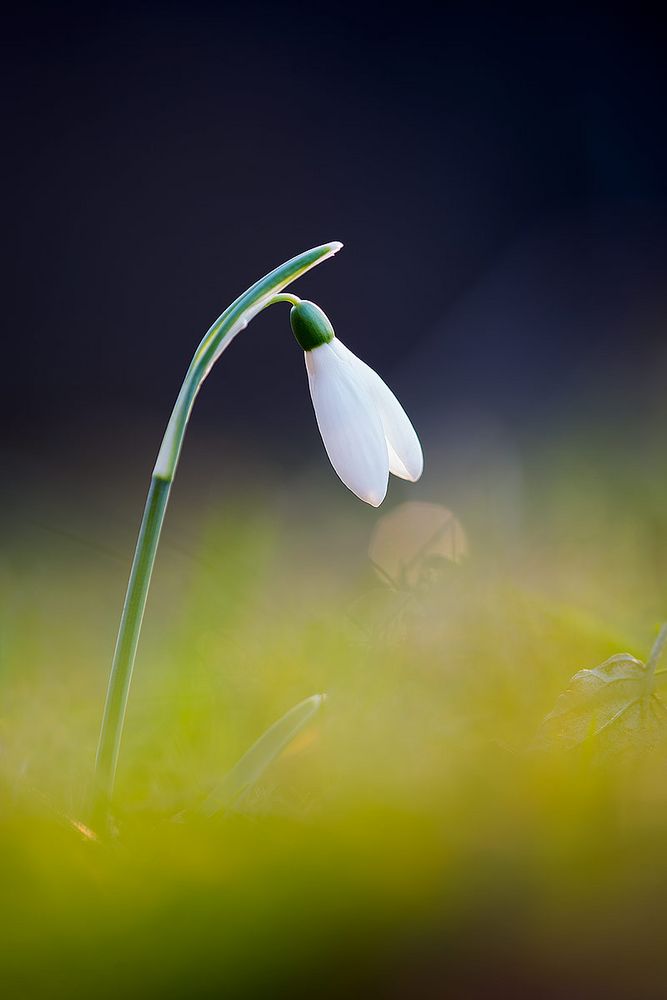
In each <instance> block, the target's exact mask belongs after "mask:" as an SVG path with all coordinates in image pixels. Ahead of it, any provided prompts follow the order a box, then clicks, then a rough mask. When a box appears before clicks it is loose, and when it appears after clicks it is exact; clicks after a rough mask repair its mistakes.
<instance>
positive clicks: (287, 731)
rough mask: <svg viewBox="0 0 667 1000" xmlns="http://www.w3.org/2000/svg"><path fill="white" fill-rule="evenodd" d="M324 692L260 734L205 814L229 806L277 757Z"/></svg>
mask: <svg viewBox="0 0 667 1000" xmlns="http://www.w3.org/2000/svg"><path fill="white" fill-rule="evenodd" d="M325 697H326V695H323V694H314V695H311V697H310V698H306V699H305V700H304V701H300V702H299V704H298V705H294V707H293V708H290V710H289V712H286V713H285V715H283V716H282V717H281V718H280V719H278V721H277V722H274V723H273V725H272V726H269V728H268V729H267V730H266V732H264V733H262V735H261V736H260V737H259V739H258V740H256V742H255V743H253V745H252V746H251V747H250V749H249V750H247V751H246V752H245V753H244V754H243V756H242V757H241V759H240V760H239V761H237V763H236V764H235V765H234V767H233V768H232V769H231V771H229V772H228V774H227V775H225V777H224V779H223V780H222V782H221V783H220V784H219V785H218V786H217V788H215V789H214V790H213V791H212V792H211V794H210V795H209V796H208V798H207V799H206V800H205V802H204V803H203V805H202V806H201V809H200V811H201V812H202V813H204V815H206V816H213V815H214V814H215V813H217V812H219V811H220V810H222V809H225V808H229V807H230V806H232V805H233V804H234V803H235V802H236V801H237V800H238V799H239V798H240V796H241V795H243V793H244V792H246V791H247V790H248V789H249V788H250V787H251V786H252V785H254V784H255V782H256V781H258V779H259V778H260V777H261V776H262V774H263V773H264V771H265V770H266V769H267V767H268V766H269V764H270V763H271V762H272V761H274V760H275V759H276V757H278V756H279V755H280V754H281V753H282V752H283V750H284V749H285V747H287V746H288V745H289V744H290V743H291V742H292V740H293V739H294V737H295V736H297V735H298V734H299V733H300V732H301V731H302V730H303V729H305V727H306V726H307V725H308V723H309V722H310V721H311V720H312V718H313V717H314V716H315V715H316V713H317V712H318V711H319V710H320V708H321V707H322V704H323V702H324V700H325Z"/></svg>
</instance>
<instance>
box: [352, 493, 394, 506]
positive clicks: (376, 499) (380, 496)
mask: <svg viewBox="0 0 667 1000" xmlns="http://www.w3.org/2000/svg"><path fill="white" fill-rule="evenodd" d="M386 495H387V491H386V490H385V491H384V493H376V492H374V491H371V492H366V493H364V494H363V496H362V495H361V494H360V493H357V496H358V497H359V499H360V500H363V501H364V503H368V504H370V505H371V507H379V506H380V504H381V503H382V501H383V500H384V498H385V497H386Z"/></svg>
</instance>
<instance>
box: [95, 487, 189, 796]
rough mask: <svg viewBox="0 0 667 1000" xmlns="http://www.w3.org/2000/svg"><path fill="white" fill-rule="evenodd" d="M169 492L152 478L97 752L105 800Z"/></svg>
mask: <svg viewBox="0 0 667 1000" xmlns="http://www.w3.org/2000/svg"><path fill="white" fill-rule="evenodd" d="M170 492H171V483H170V482H167V481H165V480H164V479H157V478H156V477H153V478H152V479H151V485H150V488H149V490H148V497H147V498H146V506H145V507H144V516H143V518H142V520H141V527H140V529H139V538H138V539H137V547H136V549H135V553H134V560H133V562H132V570H131V572H130V581H129V583H128V585H127V594H126V595H125V604H124V605H123V614H122V617H121V621H120V628H119V630H118V638H117V640H116V650H115V652H114V658H113V664H112V667H111V675H110V677H109V687H108V691H107V700H106V705H105V707H104V718H103V720H102V729H101V732H100V740H99V746H98V750H97V765H96V766H97V780H98V785H99V788H100V792H101V793H102V795H103V796H104V798H105V799H108V798H110V796H111V792H112V790H113V784H114V779H115V774H116V764H117V763H118V753H119V750H120V741H121V736H122V733H123V723H124V721H125V709H126V707H127V697H128V693H129V690H130V682H131V680H132V670H133V667H134V659H135V656H136V652H137V644H138V642H139V633H140V632H141V624H142V621H143V617H144V610H145V608H146V598H147V597H148V588H149V586H150V582H151V575H152V573H153V565H154V563H155V553H156V552H157V547H158V542H159V541H160V533H161V531H162V524H163V522H164V515H165V511H166V509H167V501H168V500H169V493H170Z"/></svg>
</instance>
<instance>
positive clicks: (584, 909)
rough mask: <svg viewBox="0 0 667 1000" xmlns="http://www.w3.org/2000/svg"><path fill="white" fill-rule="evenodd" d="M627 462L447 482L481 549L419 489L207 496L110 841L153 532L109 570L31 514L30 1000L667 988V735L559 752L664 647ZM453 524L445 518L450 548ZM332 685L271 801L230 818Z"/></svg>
mask: <svg viewBox="0 0 667 1000" xmlns="http://www.w3.org/2000/svg"><path fill="white" fill-rule="evenodd" d="M626 459H627V461H626V462H624V466H623V469H624V471H623V473H621V472H620V471H618V465H617V464H616V462H614V461H607V462H605V461H604V458H600V456H599V454H597V455H596V462H595V463H592V462H591V461H590V458H588V459H587V458H586V456H583V457H580V458H573V457H572V456H566V455H563V454H557V453H554V454H552V455H551V456H550V458H549V460H548V461H546V459H545V457H544V456H541V458H540V460H539V461H537V462H536V463H534V465H533V467H532V468H528V469H527V471H526V473H525V482H524V486H523V487H522V492H521V504H520V509H519V506H513V504H512V503H511V502H510V503H505V504H504V506H503V502H502V496H501V491H500V488H499V492H498V494H497V495H496V496H494V494H493V490H491V491H488V490H487V491H484V490H480V488H479V483H477V484H473V485H472V486H470V487H469V492H468V493H467V494H466V493H465V490H464V491H463V492H460V493H459V495H458V496H457V497H455V498H454V501H452V499H451V498H450V496H449V494H448V493H447V492H446V491H444V490H443V493H442V495H440V496H435V495H434V494H433V491H431V494H430V496H429V499H430V500H432V501H433V502H435V503H441V504H443V505H444V506H446V507H452V508H453V509H454V511H455V514H456V516H457V518H458V525H457V527H456V530H455V531H453V525H454V523H455V522H453V521H448V519H447V518H448V515H447V513H446V512H439V511H438V509H437V508H436V509H435V511H434V510H433V509H431V511H430V513H429V512H427V511H426V509H425V508H420V507H413V506H408V507H400V506H399V505H398V502H399V501H400V500H401V499H403V497H407V496H408V493H407V492H406V493H404V494H401V493H400V491H396V493H395V506H394V509H393V510H392V509H391V508H390V507H387V508H386V510H385V509H384V508H383V510H381V511H380V513H379V515H378V514H377V513H375V512H369V511H367V510H365V509H360V508H359V507H358V506H357V505H356V504H354V501H353V500H350V501H349V502H348V498H347V497H343V498H342V500H340V503H339V506H338V507H334V508H332V509H331V510H327V509H326V508H325V507H324V506H323V504H322V502H321V496H320V495H319V494H317V492H315V493H313V494H312V495H305V496H301V497H298V498H297V499H295V500H294V501H293V502H288V503H285V504H283V505H282V506H281V505H280V504H273V505H270V504H267V503H265V502H262V501H261V500H258V499H257V496H256V495H252V492H250V493H249V495H248V496H245V495H240V496H238V497H237V498H236V500H235V502H234V503H230V502H229V499H228V498H227V499H226V500H225V502H224V504H220V506H218V505H213V507H212V508H211V509H209V510H208V511H206V512H202V510H201V509H196V510H195V513H194V515H193V517H192V518H189V515H190V513H191V510H192V507H193V505H192V504H191V503H190V502H189V501H187V500H186V499H185V498H184V497H183V496H179V491H178V488H177V490H176V495H175V498H174V506H173V508H172V510H171V511H170V515H169V522H168V529H167V536H166V538H165V546H164V549H163V551H162V552H161V554H160V556H159V558H158V566H157V570H156V578H155V587H154V591H153V593H152V595H151V598H150V600H149V608H148V613H147V621H146V628H145V632H144V636H143V639H142V644H141V647H140V652H139V657H138V663H137V670H136V675H135V685H134V688H133V691H132V694H131V698H130V708H129V713H128V720H127V726H126V734H125V741H124V745H123V749H122V755H121V765H120V772H119V779H118V803H117V813H116V824H117V836H116V837H114V838H113V839H111V840H105V839H103V838H99V837H97V836H96V835H95V831H92V833H90V832H89V831H87V830H86V829H85V827H82V826H81V824H85V823H86V822H87V815H86V801H87V795H88V792H89V790H90V780H91V774H92V764H93V759H94V751H95V743H96V738H97V729H98V725H99V721H100V714H101V710H102V701H103V695H104V690H105V685H106V679H107V669H108V665H109V661H110V654H111V650H112V647H113V640H114V632H115V627H116V624H117V616H118V612H119V609H120V604H121V600H122V593H123V587H124V583H125V574H126V572H127V566H128V565H129V558H130V554H131V544H132V531H131V530H130V529H128V533H127V537H126V538H125V537H123V538H121V539H119V540H117V541H118V544H117V546H116V545H115V544H113V543H110V545H109V548H110V551H108V550H107V548H105V547H104V546H105V545H107V541H108V532H107V534H106V535H105V529H104V528H103V527H102V526H99V525H95V523H94V520H95V519H94V518H92V524H91V522H90V519H88V520H86V519H85V518H84V517H83V514H82V515H81V524H82V525H83V527H82V528H81V531H80V535H81V537H83V539H84V540H85V539H87V538H90V539H97V540H101V539H106V541H105V542H104V543H101V541H100V547H99V548H98V547H96V545H95V544H94V543H93V542H92V541H91V543H90V545H88V544H85V545H81V544H80V539H78V540H77V539H72V538H70V537H68V536H67V535H66V534H63V535H62V536H59V535H55V534H54V535H49V536H48V539H46V536H45V534H44V533H42V534H40V532H39V531H37V530H36V529H35V528H34V525H32V526H31V525H30V524H29V523H26V524H24V525H21V523H20V522H19V523H18V524H17V525H16V526H15V527H14V528H13V529H12V531H11V532H10V533H8V535H7V537H6V539H5V540H4V543H3V554H2V561H1V562H0V595H1V604H0V622H1V628H2V631H1V645H0V859H1V861H0V864H1V867H2V878H1V880H0V899H1V908H0V977H1V980H2V983H3V985H4V987H5V992H3V995H6V996H9V997H32V996H34V997H47V996H48V997H50V996H61V995H62V996H84V995H92V996H102V997H103V996H119V995H120V996H142V997H147V996H158V997H171V996H173V997H192V996H219V995H225V996H234V995H249V996H251V995H265V996H276V995H291V996H296V995H305V996H326V995H349V996H389V997H391V996H396V997H399V996H400V997H403V996H406V997H407V996H433V997H442V996H445V997H448V996H453V997H458V996H473V997H474V996H480V997H482V996H488V995H495V996H505V995H507V996H531V997H532V996H534V997H538V996H539V997H552V996H553V997H560V996H566V995H567V996H571V995H577V996H597V995H604V996H607V997H609V996H616V995H619V996H620V995H624V996H633V997H637V996H656V997H657V996H661V995H663V994H662V992H661V990H662V984H663V982H664V973H663V970H662V954H663V948H662V942H663V939H664V935H665V931H664V926H663V925H664V921H663V919H662V917H663V914H664V912H665V910H666V909H667V907H666V905H665V903H664V900H665V898H667V896H666V891H667V850H666V845H667V746H663V743H662V741H661V740H657V741H653V742H652V743H651V745H650V746H649V747H646V746H645V745H643V743H642V742H641V741H638V742H637V745H636V746H633V745H628V746H625V747H623V748H622V750H621V751H619V752H615V753H610V752H609V753H608V752H603V751H601V750H600V748H599V747H598V746H597V745H596V743H595V740H594V739H591V740H588V741H585V743H584V745H583V746H582V747H580V748H579V749H578V750H576V751H574V752H572V751H566V750H564V749H563V750H559V749H558V748H556V749H554V750H551V751H546V750H544V749H540V748H539V747H538V746H537V744H536V734H537V733H538V730H539V726H540V722H541V720H542V719H543V717H544V716H545V715H546V714H547V713H548V712H549V711H550V710H551V709H552V708H553V705H554V703H555V701H556V699H557V697H558V695H559V694H560V692H562V691H563V690H564V689H565V688H566V687H567V684H568V681H569V679H570V677H571V676H572V675H573V674H574V673H575V672H576V671H578V670H580V669H582V668H585V667H593V666H595V665H596V664H598V663H600V662H601V661H602V660H604V659H606V658H607V657H609V656H611V655H612V654H615V653H619V652H622V651H625V650H627V651H629V652H631V653H633V654H635V655H636V656H639V657H640V658H645V656H646V655H647V654H648V650H649V648H650V646H651V644H652V642H653V639H654V638H655V634H656V632H657V629H658V626H659V625H660V623H661V621H662V620H663V619H664V618H667V572H666V571H667V479H665V477H664V476H663V477H662V478H659V477H656V476H655V475H653V473H651V475H649V474H648V473H645V472H642V469H644V468H647V467H648V465H646V464H642V462H641V461H639V460H637V467H636V468H634V469H632V468H631V469H630V470H628V462H630V461H631V459H630V458H629V457H628V456H626ZM651 468H652V469H653V468H655V466H652V467H651ZM630 484H631V485H630ZM326 485H327V486H329V485H330V484H328V483H327V484H326ZM133 488H134V487H133ZM313 489H315V488H313ZM323 495H326V493H324V494H323ZM135 499H136V511H137V517H138V513H139V507H140V497H136V498H135ZM336 499H339V498H338V495H337V494H336ZM314 500H317V503H314ZM309 501H313V503H312V504H311V505H310V506H309ZM195 507H196V505H195ZM309 509H310V510H316V511H317V514H316V515H315V516H313V515H312V514H311V515H308V514H307V513H306V512H307V511H308V510H309ZM383 511H384V513H383ZM508 511H509V513H508ZM510 514H512V516H510ZM428 517H435V518H436V521H437V519H438V518H440V521H439V522H438V523H440V524H441V525H443V526H444V528H443V531H442V532H441V533H440V534H439V535H437V537H436V538H435V541H434V539H433V536H432V534H430V533H429V531H426V534H425V538H426V539H427V544H425V545H422V544H421V543H420V542H419V537H418V536H419V525H420V523H422V522H423V523H424V524H426V521H423V519H424V518H426V519H428ZM383 518H384V519H383ZM429 523H430V522H429ZM45 539H46V540H45ZM369 546H370V556H371V557H372V560H373V562H374V563H375V564H376V568H373V565H372V563H371V560H370V558H369ZM466 550H467V551H466ZM390 581H393V583H392V582H390ZM77 619H78V621H77ZM317 692H326V693H327V701H326V703H325V705H324V706H323V708H322V709H321V710H320V711H319V712H318V713H317V715H316V716H315V717H314V718H313V720H312V722H311V724H310V725H309V726H308V727H307V728H306V729H305V730H304V731H303V732H301V733H300V734H299V735H298V736H297V738H296V739H295V740H294V741H293V742H292V743H291V744H290V745H289V746H288V747H287V749H286V750H285V751H284V752H283V754H282V755H281V756H280V757H279V759H277V760H276V761H274V763H273V764H272V765H271V766H270V767H269V768H268V769H267V770H266V771H265V772H264V774H263V775H262V776H261V778H260V780H259V781H258V782H257V783H256V784H255V785H254V786H253V787H252V788H251V789H249V790H248V792H247V793H246V794H245V795H243V796H242V797H241V798H240V799H238V800H237V801H236V803H235V805H234V807H233V808H231V809H227V810H220V811H219V812H218V813H217V814H216V815H214V816H212V817H207V816H204V815H202V814H200V813H199V812H198V806H199V804H200V803H202V802H203V801H204V800H205V799H206V797H207V796H208V795H209V793H210V792H211V790H212V789H213V788H214V787H215V786H216V785H217V784H219V783H220V781H221V780H222V779H223V777H224V775H225V773H227V772H228V771H229V769H230V768H231V767H232V766H233V764H234V763H235V761H236V760H238V758H239V757H240V756H241V755H242V754H243V753H244V752H245V751H246V750H247V748H248V747H249V746H250V745H251V744H252V742H253V741H254V740H255V739H256V738H257V737H258V736H259V735H260V734H261V733H262V731H263V730H265V729H266V728H267V726H269V725H270V724H271V723H272V722H274V721H275V719H277V718H278V717H279V716H281V715H282V714H283V713H284V712H285V711H287V710H288V709H289V708H290V707H291V706H292V705H294V704H295V703H297V702H298V701H300V700H301V699H303V698H305V697H307V696H309V695H312V694H315V693H317Z"/></svg>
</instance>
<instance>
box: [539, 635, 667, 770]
mask: <svg viewBox="0 0 667 1000" xmlns="http://www.w3.org/2000/svg"><path fill="white" fill-rule="evenodd" d="M653 683H654V673H653V671H652V670H648V669H647V666H646V665H645V664H644V663H642V662H641V660H637V659H636V658H635V657H634V656H631V655H630V654H629V653H620V654H618V655H617V656H612V657H611V658H610V659H609V660H605V662H604V663H601V664H600V665H599V666H597V667H594V668H593V669H592V670H580V671H579V673H577V674H575V675H574V677H573V678H572V679H571V681H570V684H569V686H568V688H567V689H566V690H565V691H564V692H563V694H561V696H560V697H559V698H558V700H557V702H556V704H555V706H554V709H553V711H551V712H550V713H549V715H547V716H546V718H545V719H544V721H543V722H542V725H541V727H540V731H539V734H538V744H539V745H541V746H547V747H561V748H563V749H566V750H569V749H572V748H574V747H576V746H579V745H580V744H582V743H584V742H585V741H588V740H591V741H596V742H597V743H598V744H599V745H600V746H601V747H604V749H605V750H609V751H613V750H617V749H618V750H620V749H623V748H624V747H627V746H632V745H634V746H637V745H640V746H654V745H655V744H657V743H658V742H659V741H660V740H661V739H664V737H665V735H666V734H667V708H665V705H664V704H663V702H662V701H661V700H660V698H659V697H658V696H657V694H656V693H655V691H654V690H653Z"/></svg>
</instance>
